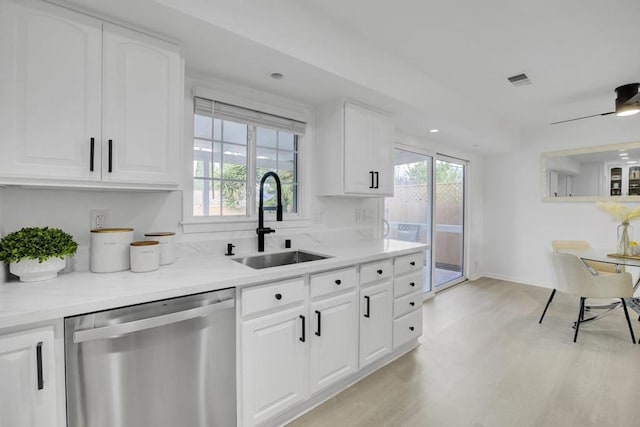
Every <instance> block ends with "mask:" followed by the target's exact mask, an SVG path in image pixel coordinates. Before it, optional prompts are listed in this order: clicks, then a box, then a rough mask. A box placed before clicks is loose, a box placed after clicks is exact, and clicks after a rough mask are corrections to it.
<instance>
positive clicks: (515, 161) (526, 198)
mask: <svg viewBox="0 0 640 427" xmlns="http://www.w3.org/2000/svg"><path fill="white" fill-rule="evenodd" d="M638 140H640V117H627V118H620V117H615V116H607V117H594V118H591V119H585V120H580V121H576V122H572V123H566V124H561V125H554V126H544V127H540V128H537V129H532V130H529V131H527V132H525V133H523V137H522V143H521V144H519V145H517V147H516V148H515V149H514V150H513V151H512V152H510V153H508V154H502V155H498V156H492V157H488V158H486V159H485V165H484V166H485V168H484V183H483V185H484V196H485V198H484V244H483V255H482V257H483V261H482V272H483V273H484V274H485V275H488V276H492V277H497V278H503V279H507V280H513V281H517V282H522V283H529V284H536V285H540V286H550V283H551V274H550V271H549V269H548V266H547V261H546V258H545V253H546V252H547V251H548V250H550V242H551V240H554V239H579V240H587V241H589V242H590V243H591V245H592V246H594V247H602V248H615V246H616V227H617V224H616V223H615V222H614V221H613V220H612V219H611V218H610V217H609V216H608V214H606V213H605V212H602V211H600V210H599V209H597V208H596V206H595V204H594V203H588V202H585V203H573V202H551V203H544V202H542V201H541V196H542V189H541V183H540V177H541V174H540V154H541V153H542V152H545V151H557V150H564V149H571V148H577V147H589V146H597V145H603V144H614V143H625V142H633V141H638ZM630 206H634V207H635V206H636V205H635V204H630ZM632 238H635V239H639V238H640V224H636V231H635V235H633V236H632Z"/></svg>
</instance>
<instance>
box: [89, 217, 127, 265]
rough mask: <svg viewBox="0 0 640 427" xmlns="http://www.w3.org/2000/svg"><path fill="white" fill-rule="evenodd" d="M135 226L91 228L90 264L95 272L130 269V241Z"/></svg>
mask: <svg viewBox="0 0 640 427" xmlns="http://www.w3.org/2000/svg"><path fill="white" fill-rule="evenodd" d="M131 242H133V228H98V229H96V230H91V248H90V254H89V258H90V259H89V265H90V266H91V271H93V272H94V273H111V272H114V271H122V270H128V269H129V243H131Z"/></svg>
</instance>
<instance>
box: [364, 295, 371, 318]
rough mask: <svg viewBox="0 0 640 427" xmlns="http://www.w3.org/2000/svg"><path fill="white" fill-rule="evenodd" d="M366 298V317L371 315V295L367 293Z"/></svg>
mask: <svg viewBox="0 0 640 427" xmlns="http://www.w3.org/2000/svg"><path fill="white" fill-rule="evenodd" d="M364 299H365V300H366V301H367V311H366V312H365V313H364V317H371V316H370V314H371V313H370V311H371V297H370V296H369V295H365V297H364Z"/></svg>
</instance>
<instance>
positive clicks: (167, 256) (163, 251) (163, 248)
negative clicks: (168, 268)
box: [144, 231, 176, 265]
mask: <svg viewBox="0 0 640 427" xmlns="http://www.w3.org/2000/svg"><path fill="white" fill-rule="evenodd" d="M175 235H176V233H173V232H171V231H157V232H153V233H145V234H144V238H145V240H155V241H158V242H160V265H167V264H171V263H173V262H175V261H176V246H175V242H174V237H175Z"/></svg>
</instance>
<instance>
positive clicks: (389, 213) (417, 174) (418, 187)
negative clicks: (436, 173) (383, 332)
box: [384, 148, 433, 297]
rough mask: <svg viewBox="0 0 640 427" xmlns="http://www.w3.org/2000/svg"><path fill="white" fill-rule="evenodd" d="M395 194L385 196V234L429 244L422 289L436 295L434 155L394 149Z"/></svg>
mask: <svg viewBox="0 0 640 427" xmlns="http://www.w3.org/2000/svg"><path fill="white" fill-rule="evenodd" d="M394 158H395V169H394V193H393V194H394V195H393V197H388V198H386V199H385V207H384V212H385V215H384V217H385V235H386V237H388V238H391V239H397V240H404V241H408V242H419V243H424V244H427V245H428V248H427V250H426V256H425V260H424V267H425V268H424V281H423V287H422V291H423V293H424V294H425V297H428V296H430V295H433V289H432V286H431V283H432V280H431V278H432V272H431V216H432V214H431V212H432V209H431V208H432V191H433V185H432V176H433V172H432V169H433V158H432V157H430V156H427V155H424V154H419V153H414V152H411V151H407V150H403V149H398V148H396V149H395V150H394Z"/></svg>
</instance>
